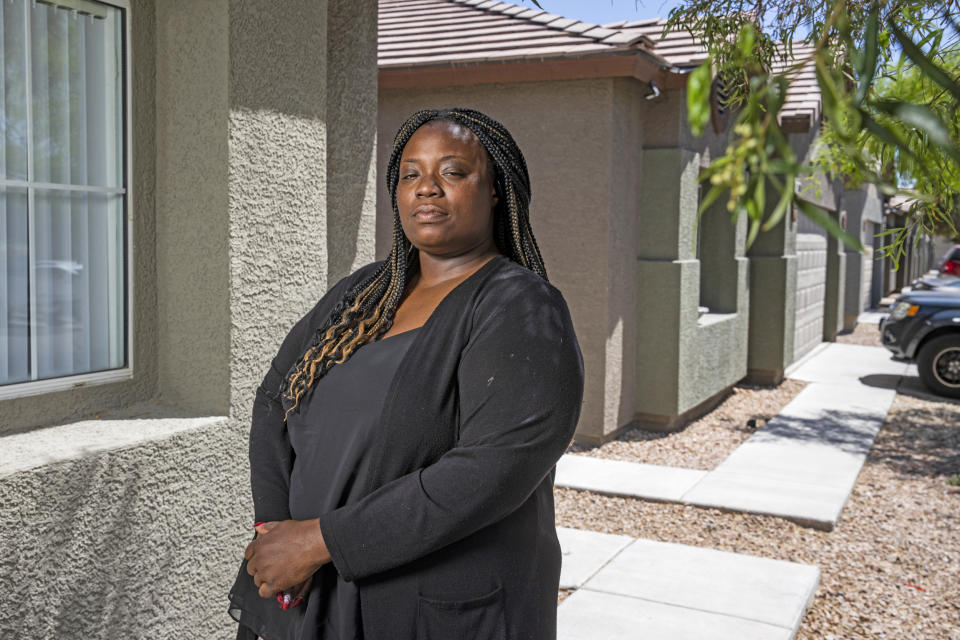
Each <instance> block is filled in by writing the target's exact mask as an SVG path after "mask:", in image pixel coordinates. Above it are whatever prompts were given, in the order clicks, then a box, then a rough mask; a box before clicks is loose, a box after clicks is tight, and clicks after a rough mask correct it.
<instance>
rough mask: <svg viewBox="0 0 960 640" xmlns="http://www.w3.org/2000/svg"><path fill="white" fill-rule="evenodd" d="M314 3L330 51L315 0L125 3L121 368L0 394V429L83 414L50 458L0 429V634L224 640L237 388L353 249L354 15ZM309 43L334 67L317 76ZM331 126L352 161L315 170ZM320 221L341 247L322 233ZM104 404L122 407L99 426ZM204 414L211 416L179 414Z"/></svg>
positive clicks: (239, 405) (358, 252) (366, 203)
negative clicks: (130, 120) (128, 365)
mask: <svg viewBox="0 0 960 640" xmlns="http://www.w3.org/2000/svg"><path fill="white" fill-rule="evenodd" d="M330 4H331V6H333V5H335V8H336V11H337V12H338V14H337V15H338V16H339V19H340V22H339V23H338V26H337V28H338V29H342V28H344V25H345V24H350V25H352V28H353V30H352V31H348V32H337V33H336V34H333V37H332V40H333V42H330V41H328V37H327V33H328V26H329V23H328V14H327V5H328V3H327V2H315V1H313V0H302V1H299V2H296V3H288V4H287V5H285V7H284V10H283V11H278V10H277V8H276V4H275V3H273V2H268V1H267V0H204V1H203V2H195V3H194V2H190V3H186V2H178V1H174V0H157V2H156V5H157V6H156V7H154V4H153V3H152V2H148V1H146V0H135V2H134V3H133V8H132V11H131V14H132V19H133V21H134V23H133V24H134V55H135V68H134V77H135V80H134V87H135V93H134V112H133V113H134V118H135V120H136V121H135V122H134V129H135V132H136V133H135V139H134V143H135V146H134V157H135V159H136V160H137V162H138V164H137V165H136V167H135V176H136V178H135V181H136V184H135V185H134V186H135V197H136V198H137V203H138V206H137V207H136V208H135V209H134V222H135V227H134V228H135V233H136V234H137V236H136V238H135V242H136V246H135V261H136V263H135V273H136V274H137V283H136V284H137V294H136V295H137V297H136V298H135V302H134V305H135V314H136V316H137V318H138V322H139V324H138V326H137V332H136V336H137V341H136V344H137V349H138V351H137V354H138V366H137V374H136V375H137V377H136V378H135V379H134V381H133V383H129V384H126V383H125V384H123V385H104V386H102V387H97V388H93V389H90V390H83V391H76V392H70V393H64V394H51V395H49V396H39V397H33V398H27V399H24V400H22V401H20V400H18V401H13V402H10V403H2V404H0V412H4V413H0V424H4V425H8V426H9V424H10V423H9V422H8V421H7V420H6V419H5V418H6V416H7V415H8V414H9V415H13V416H14V417H17V416H18V415H22V416H24V417H23V418H22V422H23V424H27V425H33V424H37V423H40V422H44V421H45V420H46V419H47V418H48V417H49V416H58V417H60V418H66V417H74V416H77V415H78V414H80V415H84V414H96V415H95V416H94V419H92V420H90V421H87V422H82V423H70V424H65V425H63V426H60V427H55V429H58V431H56V435H57V438H58V439H61V441H62V442H65V443H67V444H68V445H69V447H70V448H71V450H72V451H73V454H71V456H67V457H63V456H59V457H58V456H49V455H47V454H46V453H45V452H44V451H43V448H42V447H41V448H38V447H34V449H33V453H32V454H30V455H33V456H34V458H35V459H33V460H31V461H30V464H27V465H26V466H23V465H21V464H20V463H21V462H22V461H19V460H14V458H15V457H16V456H18V455H20V454H18V453H17V451H22V449H16V450H14V449H12V448H11V447H10V446H9V445H10V444H11V443H12V442H13V441H12V440H7V441H6V443H4V442H3V441H2V440H0V517H3V518H4V520H5V521H6V522H7V523H16V524H15V525H14V526H7V527H4V533H3V536H2V537H0V589H2V590H3V592H4V593H3V596H0V631H3V632H7V633H8V634H10V635H12V636H13V637H30V638H32V637H85V638H117V639H124V640H126V639H127V638H134V637H156V638H177V637H190V638H224V639H226V638H232V637H234V635H235V628H236V627H235V624H234V623H233V621H232V620H231V619H230V618H229V616H228V615H227V614H226V595H227V591H228V589H229V587H230V585H231V584H232V581H233V578H234V577H235V572H236V570H237V568H238V566H239V562H240V559H241V557H242V550H243V547H244V545H245V543H246V542H247V540H248V539H249V535H250V518H251V517H252V509H251V508H250V497H249V479H248V478H249V470H248V467H247V443H246V436H247V429H248V425H249V415H250V407H251V404H252V398H253V392H254V389H255V387H256V385H257V384H258V383H259V381H260V379H261V377H262V375H263V372H264V371H265V370H266V367H267V366H268V365H269V361H270V358H271V357H272V356H273V355H274V353H275V352H276V349H277V347H278V345H279V343H280V341H281V340H282V338H283V337H284V335H285V334H286V332H287V331H288V330H289V328H290V327H291V326H292V325H293V324H294V322H296V320H298V319H299V318H300V317H301V316H302V315H303V313H305V312H306V311H307V310H309V308H310V307H312V306H313V305H314V304H315V303H316V301H317V299H318V298H319V297H320V296H321V295H322V294H323V293H324V292H325V291H326V289H327V287H328V285H329V284H331V282H332V280H333V279H335V278H336V277H339V275H342V274H337V275H332V274H331V269H332V268H333V267H332V266H331V262H330V261H329V260H328V257H329V256H331V255H332V254H334V253H335V254H336V255H337V256H338V260H339V261H335V264H337V265H339V266H338V268H340V269H344V268H345V269H348V270H349V269H350V268H351V267H352V266H353V265H357V264H363V263H366V262H369V261H370V260H372V259H373V255H374V246H373V242H372V238H373V236H374V224H373V222H374V217H375V214H374V206H373V205H374V203H373V199H372V197H371V193H372V192H371V186H370V185H371V184H372V180H373V177H374V176H375V167H374V166H373V164H372V159H373V158H372V149H373V144H374V142H373V138H372V137H371V136H370V135H369V133H370V132H371V131H373V129H374V121H373V110H372V107H370V106H369V105H371V104H375V100H376V87H375V81H372V80H371V79H372V78H375V74H376V69H375V66H372V65H371V62H370V61H372V60H373V59H374V57H375V49H376V39H375V32H376V22H375V21H376V12H375V9H374V10H365V11H356V12H353V15H352V16H347V15H346V13H347V12H348V9H349V3H346V2H343V1H338V2H331V3H330ZM344 21H346V22H344ZM328 48H337V49H338V56H340V58H338V59H340V60H341V61H347V60H353V61H356V68H355V69H354V71H355V73H354V74H353V75H350V74H349V73H348V72H346V71H337V72H336V73H330V74H328V73H327V72H326V69H325V66H324V65H325V64H326V60H327V51H328ZM198 61H202V64H201V63H199V62H198ZM351 64H353V63H351ZM318 69H319V70H320V72H319V73H318V72H317V71H318ZM348 76H349V77H348ZM328 81H331V82H336V83H341V82H344V83H346V82H348V83H349V92H352V98H353V99H355V100H357V101H358V102H360V103H362V104H364V105H367V106H366V107H365V108H364V109H362V110H359V109H353V110H352V111H351V112H350V113H349V114H346V113H343V105H342V96H343V95H345V93H347V91H346V90H338V91H333V92H328V91H327V82H328ZM198 82H203V84H202V85H197V84H196V83H198ZM337 95H339V96H341V98H340V99H341V102H337V105H336V106H331V105H332V103H331V102H330V101H331V100H333V99H334V96H337ZM333 108H335V109H337V110H338V112H337V116H336V117H335V118H329V117H328V114H329V113H330V110H331V109H333ZM357 120H359V122H357ZM341 127H343V128H345V129H346V130H344V131H341V130H340V128H341ZM331 129H333V130H335V131H336V137H337V138H338V139H339V140H341V141H342V146H341V148H340V150H339V151H338V152H337V153H340V154H341V155H342V157H347V156H351V154H353V153H354V152H356V154H355V157H352V159H351V161H350V162H349V163H345V164H349V167H344V168H343V169H341V168H339V167H332V166H331V165H330V163H329V156H328V148H327V147H328V143H327V140H328V136H329V134H330V132H331ZM357 132H360V133H357ZM363 132H367V133H366V135H362V133H363ZM161 138H162V140H161ZM347 170H349V175H348V176H345V177H341V176H340V175H339V172H340V171H347ZM331 185H335V186H331ZM358 193H359V194H360V195H359V197H358ZM334 198H335V199H336V201H337V202H338V203H339V204H338V208H337V209H336V210H335V211H334V210H333V209H332V208H331V205H330V202H331V201H332V200H333V199H334ZM155 204H156V208H157V212H158V213H157V218H158V219H159V220H158V224H157V225H156V228H154V226H153V211H154V205H155ZM328 212H330V215H329V216H328ZM139 216H147V223H146V224H140V223H139V222H138V217H139ZM331 218H336V222H335V223H331V222H330V219H331ZM330 226H335V227H336V228H337V229H350V230H351V231H350V233H349V234H347V235H348V236H349V237H350V238H351V240H350V241H349V242H344V241H342V238H343V237H344V236H343V235H337V236H336V237H335V238H334V237H333V236H332V235H331V236H330V237H328V227H330ZM335 241H336V242H337V246H336V250H335V251H332V250H331V249H330V247H329V243H332V242H335ZM154 244H156V246H157V250H156V251H157V253H156V254H154V252H153V247H154ZM154 255H156V256H157V258H156V264H154ZM144 316H146V317H144ZM141 350H145V351H144V353H143V354H142V355H141ZM84 392H90V393H89V394H88V395H84ZM144 398H146V399H148V400H150V401H151V402H149V403H147V404H144V403H137V404H134V400H141V399H144ZM58 402H60V405H59V406H57V407H56V408H51V407H49V406H48V405H56V404H57V403H58ZM131 405H132V406H131ZM118 406H119V407H124V409H122V412H124V415H123V416H122V417H120V418H101V416H100V414H101V412H102V411H103V410H105V409H108V408H110V407H118ZM10 407H15V408H14V409H11V408H10ZM204 410H206V411H207V413H206V414H205V415H209V414H210V413H215V414H219V415H220V416H221V417H219V418H213V419H206V420H201V421H199V422H198V421H197V420H196V419H193V418H191V417H190V416H195V415H197V413H198V412H201V411H204ZM17 411H19V413H16V412H17ZM154 419H160V420H164V421H166V422H165V423H164V424H168V425H169V429H166V431H164V430H163V429H161V430H160V431H162V433H160V432H158V431H157V430H156V429H154V428H153V427H152V426H151V425H153V422H151V421H152V420H154ZM111 430H112V431H111ZM50 433H53V432H52V431H51V432H50ZM91 433H93V434H94V435H96V436H97V437H96V438H95V440H96V442H97V444H96V445H95V446H94V445H93V444H91V442H92V441H91V440H90V438H91V437H92V436H91ZM111 433H112V434H113V435H114V436H115V441H116V445H117V446H115V447H111V446H109V443H110V442H111V438H110V437H109V435H110V434H111ZM104 434H107V437H106V438H104ZM47 435H49V434H48V430H46V429H37V430H34V431H32V432H27V433H21V434H18V435H15V436H11V437H13V438H28V439H29V438H43V437H45V436H47ZM104 442H106V443H107V444H106V445H104ZM4 444H7V445H8V446H6V447H5V446H4ZM14 462H16V463H17V464H13V463H14ZM18 465H19V466H18ZM25 599H26V600H25ZM25 602H26V603H27V604H25Z"/></svg>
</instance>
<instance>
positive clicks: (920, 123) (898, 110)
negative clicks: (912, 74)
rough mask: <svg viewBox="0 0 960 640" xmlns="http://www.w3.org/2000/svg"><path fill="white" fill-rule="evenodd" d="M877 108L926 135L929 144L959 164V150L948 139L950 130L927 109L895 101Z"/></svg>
mask: <svg viewBox="0 0 960 640" xmlns="http://www.w3.org/2000/svg"><path fill="white" fill-rule="evenodd" d="M877 107H878V108H879V109H881V110H883V111H885V112H886V113H889V114H890V115H892V116H894V117H896V118H898V119H899V120H900V121H901V122H903V123H904V124H906V125H908V126H911V127H915V128H917V129H920V130H921V131H923V132H924V133H926V134H927V137H928V138H929V139H930V141H931V142H933V143H934V144H935V145H937V146H938V147H940V148H941V149H943V150H944V151H946V152H947V153H948V154H949V155H950V157H951V158H953V159H954V160H955V161H956V162H957V163H958V164H960V149H958V148H957V145H956V143H955V142H954V141H953V138H951V137H950V130H949V129H947V125H945V124H943V122H942V121H941V120H940V118H938V117H937V114H935V113H934V112H933V111H931V110H930V108H929V107H926V106H924V105H922V104H912V103H910V102H899V101H897V100H887V101H884V102H881V103H879V104H878V105H877Z"/></svg>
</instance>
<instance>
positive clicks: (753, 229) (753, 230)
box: [747, 218, 760, 249]
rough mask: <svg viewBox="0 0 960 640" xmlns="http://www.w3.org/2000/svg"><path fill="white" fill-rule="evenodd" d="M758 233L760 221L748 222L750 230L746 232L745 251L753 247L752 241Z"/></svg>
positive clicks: (754, 219)
mask: <svg viewBox="0 0 960 640" xmlns="http://www.w3.org/2000/svg"><path fill="white" fill-rule="evenodd" d="M759 232H760V221H759V220H757V219H756V218H753V219H751V220H750V230H749V231H747V249H749V248H750V247H751V246H753V241H754V240H756V239H757V234H758V233H759Z"/></svg>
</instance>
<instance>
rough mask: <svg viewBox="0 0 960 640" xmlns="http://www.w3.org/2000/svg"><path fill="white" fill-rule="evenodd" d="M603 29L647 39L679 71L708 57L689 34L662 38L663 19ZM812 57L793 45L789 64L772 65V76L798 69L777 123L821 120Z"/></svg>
mask: <svg viewBox="0 0 960 640" xmlns="http://www.w3.org/2000/svg"><path fill="white" fill-rule="evenodd" d="M603 26H604V27H605V28H607V29H616V30H618V31H620V32H621V33H628V34H639V35H643V36H646V37H647V38H648V39H649V40H650V42H651V43H653V50H652V53H653V55H654V56H656V57H657V58H659V59H660V60H662V61H663V62H664V63H666V64H667V65H669V66H670V67H673V68H674V69H676V70H678V71H689V70H690V69H692V68H693V67H696V66H697V65H699V64H700V63H702V62H703V61H704V59H706V57H707V50H706V48H705V47H704V46H703V45H701V44H700V43H699V42H698V41H697V39H696V38H695V37H694V36H693V34H691V33H690V32H689V31H686V30H682V29H677V30H674V31H671V32H670V33H668V34H667V35H666V36H663V35H662V34H663V32H664V30H665V29H666V26H667V21H666V20H664V19H663V18H653V19H650V20H639V21H635V22H626V21H623V22H612V23H609V24H605V25H603ZM812 56H813V47H812V46H811V45H809V44H804V43H794V45H793V61H792V62H782V61H775V62H774V63H773V71H774V72H782V71H785V70H787V69H788V68H790V67H794V66H797V67H798V68H797V69H795V70H794V71H793V72H792V73H790V74H789V77H790V87H789V88H788V89H787V99H786V100H785V101H784V104H783V109H781V111H780V120H781V121H782V122H784V123H789V124H792V125H796V126H797V127H798V128H799V129H804V128H805V127H806V126H813V125H814V124H815V123H817V122H818V121H819V120H820V88H819V86H818V85H817V76H816V73H815V72H814V69H813V61H812Z"/></svg>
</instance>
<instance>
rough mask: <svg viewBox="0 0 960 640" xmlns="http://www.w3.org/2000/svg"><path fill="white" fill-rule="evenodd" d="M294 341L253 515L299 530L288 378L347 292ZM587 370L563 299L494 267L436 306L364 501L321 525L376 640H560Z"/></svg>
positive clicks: (259, 452) (257, 420)
mask: <svg viewBox="0 0 960 640" xmlns="http://www.w3.org/2000/svg"><path fill="white" fill-rule="evenodd" d="M379 264H380V263H378V262H375V263H371V264H369V265H366V266H365V267H362V268H361V269H359V270H358V271H356V272H355V273H353V274H352V275H350V276H348V277H346V278H344V279H343V280H341V281H340V282H338V283H337V284H336V285H335V286H334V287H333V288H332V289H331V290H330V291H329V292H328V293H327V295H325V296H324V297H323V299H322V300H321V301H320V302H319V303H318V304H317V305H316V307H315V308H314V309H313V310H312V311H311V312H310V313H308V314H307V315H306V316H305V317H304V318H303V319H302V320H301V321H300V322H299V323H297V325H296V326H295V327H294V328H293V330H292V331H291V332H290V334H289V335H288V336H287V338H286V340H284V342H283V345H282V346H281V348H280V352H279V354H278V355H277V357H276V358H275V359H274V360H273V363H272V366H271V367H270V371H269V372H268V373H267V375H266V377H265V378H264V380H263V383H262V385H261V386H260V388H259V390H258V392H257V397H256V402H255V408H254V413H253V424H252V428H251V432H250V465H251V479H252V487H253V498H254V507H255V516H256V520H257V521H261V520H264V521H265V520H284V519H289V517H290V515H289V511H288V508H287V491H288V486H289V472H290V468H291V466H292V461H293V456H292V453H291V450H290V446H289V441H288V439H287V434H286V426H285V423H284V420H283V412H284V410H285V404H284V403H285V402H286V401H284V400H281V398H280V395H279V388H280V383H281V380H282V376H283V375H285V374H286V373H287V371H288V370H289V369H290V368H291V367H292V366H293V364H294V362H295V361H296V359H297V358H298V357H299V356H300V354H301V353H302V352H303V350H304V349H305V348H306V346H307V344H309V342H310V340H311V339H312V336H313V334H314V332H315V331H316V329H317V328H318V327H319V326H320V324H322V322H323V320H324V319H325V318H326V317H327V316H328V315H329V313H330V312H331V310H332V308H333V306H334V305H335V304H336V303H337V301H338V300H339V299H340V298H341V297H342V295H343V294H344V292H345V291H346V290H347V289H348V288H349V287H350V286H351V285H352V284H354V283H355V282H358V281H359V280H361V279H363V278H365V277H366V276H368V275H369V274H370V273H372V271H373V270H374V269H375V268H376V267H377V266H379ZM582 397H583V359H582V357H581V354H580V348H579V345H578V344H577V339H576V335H575V334H574V330H573V323H572V321H571V319H570V314H569V311H568V309H567V305H566V303H565V302H564V300H563V296H562V295H561V294H560V292H559V291H558V290H557V289H556V288H555V287H554V286H552V285H551V284H550V283H548V282H547V281H546V280H544V279H543V278H541V277H540V276H538V275H536V274H535V273H533V272H532V271H530V270H528V269H526V268H524V267H522V266H520V265H518V264H516V263H514V262H512V261H511V260H509V259H508V258H507V257H505V256H502V255H498V256H496V257H494V258H493V259H491V260H490V261H489V262H487V263H486V264H484V265H483V266H482V267H481V268H480V269H479V270H477V271H476V272H474V273H473V274H472V275H470V276H469V277H468V278H467V279H466V280H464V281H463V282H461V283H460V284H459V285H458V286H457V287H456V288H454V289H453V290H452V291H451V292H450V293H449V294H448V295H447V296H446V297H445V298H444V299H443V300H442V301H441V303H440V304H439V305H438V306H437V308H436V310H435V311H434V312H433V314H432V315H431V316H430V318H429V319H428V320H427V322H426V324H425V325H424V327H423V329H422V330H421V331H420V332H419V335H418V336H416V337H415V338H414V342H413V343H412V344H411V346H410V349H409V350H408V351H407V354H406V355H405V357H404V359H403V361H402V362H401V364H400V366H399V369H398V370H397V375H396V377H395V378H394V379H393V382H392V383H391V386H390V390H389V392H388V394H387V397H386V400H385V402H384V407H383V413H382V414H381V420H380V423H381V427H380V429H379V431H378V433H377V435H376V436H375V441H374V443H373V445H372V447H373V450H372V452H371V455H372V456H373V460H374V461H375V464H374V465H372V468H373V469H375V472H374V473H373V474H371V475H370V476H369V477H362V478H358V479H357V480H356V482H358V483H361V484H362V485H363V488H364V492H363V493H365V494H366V496H365V497H364V498H363V499H361V500H359V501H357V502H354V503H351V504H347V505H345V506H343V507H341V508H339V509H337V510H335V511H332V512H330V513H326V514H323V515H322V516H321V517H320V528H321V530H322V531H323V535H324V539H325V540H326V542H327V545H328V547H329V549H330V553H331V555H332V557H333V564H334V567H335V568H336V569H337V571H338V572H339V573H340V575H341V576H342V577H343V578H344V579H345V580H352V581H355V582H356V584H357V586H358V588H359V591H360V598H361V608H362V616H363V628H364V636H365V638H366V639H367V640H380V639H384V640H386V639H390V640H396V639H404V638H411V639H412V638H444V639H448V638H458V639H459V638H478V639H481V638H482V639H487V638H489V639H491V640H492V639H502V638H509V639H510V640H519V639H521V638H523V639H531V640H533V639H536V640H547V639H551V640H552V639H553V638H555V636H556V598H557V586H558V582H559V575H560V549H559V544H558V542H557V537H556V529H555V527H554V508H553V468H554V465H555V464H556V462H557V460H558V459H559V458H560V456H561V455H562V454H563V452H564V450H565V449H566V447H567V445H568V444H569V443H570V440H571V438H572V437H573V434H574V430H575V428H576V424H577V419H578V417H579V414H580V405H581V401H582Z"/></svg>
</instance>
